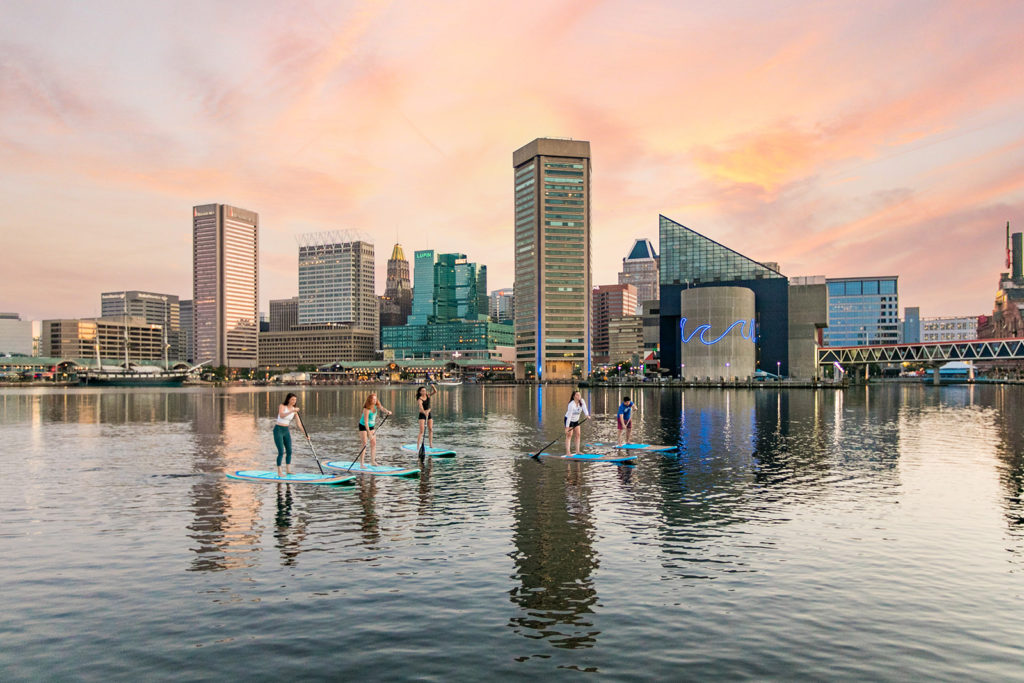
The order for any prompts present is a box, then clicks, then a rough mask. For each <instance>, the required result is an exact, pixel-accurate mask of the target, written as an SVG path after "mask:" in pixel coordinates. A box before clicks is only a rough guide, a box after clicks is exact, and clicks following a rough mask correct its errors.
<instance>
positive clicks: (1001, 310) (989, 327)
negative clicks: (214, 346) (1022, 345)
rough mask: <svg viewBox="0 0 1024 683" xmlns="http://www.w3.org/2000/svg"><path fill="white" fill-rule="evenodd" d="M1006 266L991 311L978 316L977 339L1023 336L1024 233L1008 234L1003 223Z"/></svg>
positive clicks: (1008, 226) (1008, 230) (1007, 227)
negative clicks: (1007, 270) (1006, 270)
mask: <svg viewBox="0 0 1024 683" xmlns="http://www.w3.org/2000/svg"><path fill="white" fill-rule="evenodd" d="M1006 267H1007V268H1008V269H1009V272H1006V273H1001V274H1000V275H999V289H998V290H997V291H996V300H995V305H994V306H993V307H992V315H990V316H988V315H984V316H981V317H980V318H979V319H978V338H979V339H1014V338H1018V337H1024V316H1022V310H1024V234H1021V233H1019V232H1015V233H1013V235H1012V236H1011V235H1010V224H1009V223H1007V224H1006Z"/></svg>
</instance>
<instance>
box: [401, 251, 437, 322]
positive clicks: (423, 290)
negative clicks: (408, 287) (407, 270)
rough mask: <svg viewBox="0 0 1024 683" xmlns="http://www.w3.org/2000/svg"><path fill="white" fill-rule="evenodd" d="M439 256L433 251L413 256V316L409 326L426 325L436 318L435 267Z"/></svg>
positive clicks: (421, 252)
mask: <svg viewBox="0 0 1024 683" xmlns="http://www.w3.org/2000/svg"><path fill="white" fill-rule="evenodd" d="M436 263H437V255H436V254H435V253H434V250H433V249H424V250H421V251H417V252H414V254H413V275H412V277H413V284H412V315H410V316H409V319H408V324H410V325H426V324H427V323H428V322H431V320H433V316H434V265H435V264H436Z"/></svg>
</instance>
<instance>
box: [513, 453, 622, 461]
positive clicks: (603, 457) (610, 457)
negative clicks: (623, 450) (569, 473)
mask: <svg viewBox="0 0 1024 683" xmlns="http://www.w3.org/2000/svg"><path fill="white" fill-rule="evenodd" d="M527 455H529V456H531V457H532V456H533V453H527ZM538 457H541V458H558V459H560V460H580V461H584V462H619V463H621V462H630V461H632V460H636V456H635V455H620V454H616V453H605V454H600V453H573V454H572V455H558V454H557V453H541V454H540V456H538Z"/></svg>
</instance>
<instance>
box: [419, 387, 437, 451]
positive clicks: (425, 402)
mask: <svg viewBox="0 0 1024 683" xmlns="http://www.w3.org/2000/svg"><path fill="white" fill-rule="evenodd" d="M436 393H437V387H436V386H434V385H431V386H430V390H429V392H428V391H427V387H420V388H419V389H417V390H416V404H417V406H418V407H419V409H420V415H419V423H420V435H419V436H418V437H416V452H417V453H421V452H422V451H423V432H424V430H426V432H427V439H428V440H429V442H430V443H429V445H430V447H431V448H433V447H434V413H433V411H432V409H431V407H430V397H431V396H433V395H434V394H436Z"/></svg>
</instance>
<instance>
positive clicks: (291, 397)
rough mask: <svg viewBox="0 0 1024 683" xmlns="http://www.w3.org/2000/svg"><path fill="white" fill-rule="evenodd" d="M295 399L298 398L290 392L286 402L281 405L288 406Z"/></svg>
mask: <svg viewBox="0 0 1024 683" xmlns="http://www.w3.org/2000/svg"><path fill="white" fill-rule="evenodd" d="M293 398H298V396H296V395H295V394H293V393H291V392H288V395H287V396H285V397H284V402H283V403H281V405H283V406H286V405H288V402H289V401H291V400H292V399H293Z"/></svg>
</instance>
